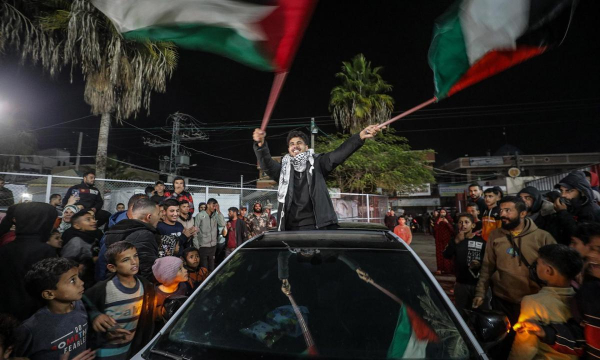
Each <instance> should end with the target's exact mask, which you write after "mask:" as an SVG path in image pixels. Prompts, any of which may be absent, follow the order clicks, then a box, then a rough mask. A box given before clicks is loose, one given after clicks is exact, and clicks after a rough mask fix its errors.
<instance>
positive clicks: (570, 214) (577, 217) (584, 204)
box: [555, 171, 600, 245]
mask: <svg viewBox="0 0 600 360" xmlns="http://www.w3.org/2000/svg"><path fill="white" fill-rule="evenodd" d="M561 184H566V185H569V186H571V187H573V188H575V189H577V190H579V193H580V197H579V198H577V199H574V200H571V204H570V205H569V206H568V207H567V210H561V211H558V212H557V213H556V222H557V224H558V228H559V229H560V231H561V233H560V234H559V236H558V238H557V241H558V242H559V243H563V244H565V245H568V244H569V242H570V239H571V236H572V235H573V234H575V231H576V230H577V224H578V223H583V222H600V206H598V204H596V202H595V201H594V193H593V192H592V187H591V186H590V183H588V181H587V179H586V178H585V174H584V173H583V172H582V171H573V172H571V173H570V174H569V175H567V176H566V177H564V178H563V179H562V180H560V182H559V183H558V184H557V185H556V186H555V188H560V186H561Z"/></svg>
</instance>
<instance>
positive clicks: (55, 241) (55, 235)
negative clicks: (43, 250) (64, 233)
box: [46, 229, 63, 253]
mask: <svg viewBox="0 0 600 360" xmlns="http://www.w3.org/2000/svg"><path fill="white" fill-rule="evenodd" d="M46 244H48V245H50V246H52V247H53V248H55V249H56V252H57V253H59V252H60V249H61V248H62V244H63V241H62V238H61V237H60V231H58V230H57V229H54V230H52V232H51V233H50V238H49V239H48V241H46Z"/></svg>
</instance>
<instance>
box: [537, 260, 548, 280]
mask: <svg viewBox="0 0 600 360" xmlns="http://www.w3.org/2000/svg"><path fill="white" fill-rule="evenodd" d="M550 270H551V266H550V265H548V263H546V262H545V261H544V259H542V258H541V257H539V258H538V259H537V263H536V266H535V272H536V273H537V276H538V277H539V278H540V280H544V281H548V280H549V279H550V276H549V274H550V272H551V271H550Z"/></svg>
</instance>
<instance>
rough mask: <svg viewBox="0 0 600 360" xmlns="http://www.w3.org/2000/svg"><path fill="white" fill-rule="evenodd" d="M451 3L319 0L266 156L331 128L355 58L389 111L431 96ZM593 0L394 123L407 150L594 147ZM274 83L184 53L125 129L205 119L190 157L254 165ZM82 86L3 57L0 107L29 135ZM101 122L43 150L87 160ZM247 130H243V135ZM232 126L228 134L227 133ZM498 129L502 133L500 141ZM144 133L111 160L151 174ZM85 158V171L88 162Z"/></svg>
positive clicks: (83, 125) (76, 105)
mask: <svg viewBox="0 0 600 360" xmlns="http://www.w3.org/2000/svg"><path fill="white" fill-rule="evenodd" d="M451 3H452V2H451V1H446V0H436V1H410V2H409V1H391V0H390V1H344V2H341V1H326V0H322V1H321V2H320V3H319V4H318V5H317V8H316V9H315V13H314V15H313V18H312V20H311V23H310V24H309V27H308V29H307V31H306V33H305V36H304V39H303V41H302V43H301V45H300V48H299V49H298V53H297V56H296V58H295V61H294V63H293V65H292V68H291V72H290V74H289V76H288V79H287V81H286V83H285V86H284V89H283V92H282V94H281V97H280V99H279V102H278V104H277V106H276V108H275V111H274V113H273V117H272V118H273V120H272V121H271V123H270V125H272V126H270V127H269V128H268V129H267V133H268V135H267V136H268V138H269V137H272V136H275V135H280V136H279V137H278V138H273V139H272V140H271V141H270V146H271V150H272V153H275V154H276V153H279V152H283V151H285V134H286V133H287V132H288V131H289V130H291V129H292V128H295V127H299V128H307V127H308V126H309V123H310V118H311V117H315V118H316V121H317V125H318V126H319V127H320V128H321V129H322V130H323V131H324V132H326V133H329V134H332V133H335V132H336V131H337V130H336V128H335V125H334V122H333V119H332V118H331V117H330V114H329V111H328V102H329V93H330V91H331V89H332V88H333V87H334V86H336V85H337V84H338V83H337V81H336V79H335V77H334V74H335V73H336V72H338V71H339V70H340V67H341V62H342V61H347V60H350V58H352V57H353V56H354V55H356V54H358V53H363V54H365V56H366V57H367V59H368V60H370V61H371V62H372V63H373V65H375V66H383V67H384V72H383V77H384V79H385V80H386V81H387V82H389V83H390V84H392V85H393V86H394V90H393V92H392V93H391V95H392V97H393V98H394V99H395V101H396V107H395V111H401V110H406V109H408V108H410V107H412V106H415V105H417V104H419V103H421V102H423V101H425V100H427V99H429V98H431V97H432V95H433V90H434V89H433V76H432V72H431V70H430V68H429V65H428V63H427V50H428V48H429V44H430V41H431V36H432V28H433V23H434V20H435V19H436V17H438V16H439V15H440V14H441V13H443V12H444V10H445V9H446V8H447V7H448V6H449V5H450V4H451ZM599 14H600V1H594V0H583V1H581V2H580V4H579V7H578V9H577V10H576V13H575V16H574V20H573V23H572V26H571V29H570V31H569V33H568V35H567V38H566V40H565V41H564V43H563V44H562V46H561V47H559V48H557V49H554V50H553V51H551V52H548V53H546V54H544V55H542V56H540V57H537V58H534V59H532V60H530V61H528V62H526V63H523V64H521V65H519V66H517V67H515V68H512V69H509V70H508V71H505V72H503V73H501V74H499V75H497V76H495V77H493V78H490V79H488V80H485V81H483V82H481V83H479V84H477V85H475V86H472V87H471V88H468V89H466V90H464V91H462V92H459V93H458V94H456V95H454V96H452V97H450V98H448V99H446V100H443V101H442V102H440V103H438V104H434V105H431V106H430V107H428V108H426V109H425V110H422V111H420V112H417V113H415V114H414V115H412V116H410V117H408V118H406V119H403V120H400V121H399V122H397V123H395V124H394V125H393V127H394V128H395V129H397V130H399V132H400V134H401V135H402V136H405V137H406V138H408V140H409V143H410V145H411V146H412V147H413V148H414V149H434V150H435V151H436V153H437V159H438V162H437V164H438V165H440V164H443V163H444V162H447V161H450V160H452V159H454V158H456V157H458V156H463V155H465V154H469V155H471V156H478V155H485V153H486V151H487V150H488V149H489V150H491V152H492V153H494V152H495V151H496V150H497V149H498V148H499V147H500V146H502V145H503V144H505V143H510V144H512V145H515V146H517V147H518V148H520V149H521V150H522V152H523V153H525V154H539V153H562V152H594V151H600V142H599V139H600V137H599V135H600V131H599V129H600V127H599V126H598V124H599V122H598V120H600V116H599V109H600V86H599V84H600V70H599V69H598V64H600V41H599V39H600V30H599V29H600V27H598V15H599ZM272 78H273V75H272V74H271V73H266V72H260V71H257V70H254V69H252V68H249V67H246V66H244V65H241V64H238V63H236V62H233V61H231V60H228V59H226V58H223V57H219V56H216V55H212V54H208V53H202V52H191V51H183V50H181V51H180V62H179V65H178V68H177V70H176V72H175V74H174V76H173V78H172V79H171V80H170V81H169V83H168V85H167V93H165V94H155V95H154V96H153V98H152V104H151V113H150V115H149V116H146V115H145V112H144V114H143V115H141V116H139V117H138V118H137V119H128V120H127V121H128V122H130V123H132V124H134V125H135V126H137V127H142V128H147V129H148V130H149V131H151V132H153V133H155V134H157V135H160V136H161V137H167V138H170V135H169V134H167V133H166V132H164V131H162V130H160V129H158V127H161V126H164V125H165V123H166V118H167V116H168V115H169V114H172V113H174V112H176V111H179V112H183V113H186V114H190V115H192V116H194V117H195V118H196V119H198V120H199V121H202V122H204V123H206V124H207V125H206V130H205V131H206V132H207V133H208V135H209V136H210V139H209V140H206V141H199V142H195V143H192V144H188V146H191V147H193V148H195V149H198V150H201V151H204V152H207V153H211V154H215V155H219V156H222V157H225V158H230V159H234V160H237V161H241V162H245V163H255V158H254V154H253V152H252V150H251V144H252V142H251V134H252V129H253V128H254V127H259V126H260V122H261V119H262V114H263V111H264V108H265V105H266V101H267V98H268V95H269V91H270V86H271V82H272ZM83 88H84V87H83V81H82V79H81V77H80V76H78V75H76V76H75V79H74V83H73V84H70V83H69V73H68V69H65V70H63V73H62V74H60V75H59V76H58V77H57V78H56V79H50V78H49V76H48V75H47V74H45V73H44V72H43V71H42V70H41V68H40V66H37V67H34V66H32V65H31V64H30V63H27V64H26V65H25V66H20V65H19V64H18V59H17V57H16V56H15V55H14V54H11V53H10V52H8V53H7V54H5V55H4V56H3V57H2V59H1V60H0V100H3V101H5V102H6V103H8V104H9V105H10V106H11V108H12V109H13V114H14V115H15V118H18V119H19V120H21V121H24V123H26V124H27V125H26V126H27V127H28V128H29V129H36V128H39V127H43V126H48V125H53V124H57V123H61V122H64V121H68V120H71V119H77V118H81V117H84V116H87V115H89V107H88V105H87V104H85V102H84V101H83ZM98 123H99V118H98V117H89V118H86V119H83V120H79V121H75V122H71V123H68V124H65V125H60V126H56V127H52V128H49V129H45V130H38V131H36V132H35V133H36V134H37V135H38V140H39V147H40V148H41V149H44V148H52V147H60V148H67V149H69V150H70V151H71V153H72V154H74V153H75V149H76V146H77V135H76V134H75V132H78V131H83V132H84V134H85V137H84V146H83V155H95V153H96V143H97V140H96V139H97V136H98ZM240 126H247V127H248V128H247V129H239V127H240ZM234 127H235V128H234ZM503 128H505V129H506V135H503ZM142 136H148V134H144V133H143V132H142V131H140V130H137V129H134V128H133V127H131V126H129V125H126V124H124V125H118V124H115V125H114V126H113V128H112V129H111V132H110V143H109V153H110V154H116V155H117V156H118V157H119V159H122V160H125V161H129V162H132V163H135V164H137V165H141V166H145V167H148V168H152V169H158V156H159V155H167V154H168V148H159V149H153V148H148V147H146V146H144V145H143V142H142ZM92 161H93V160H92V159H86V160H85V161H83V163H86V162H92ZM191 162H192V163H196V164H198V166H197V167H195V168H192V169H191V170H189V171H185V172H184V175H186V176H192V177H196V178H201V179H209V180H218V181H229V182H236V181H239V177H240V175H244V177H245V179H246V180H252V179H255V178H256V176H257V171H256V169H255V167H253V166H251V165H247V164H240V163H235V162H231V161H227V160H221V159H216V158H212V157H209V156H206V155H197V154H195V155H193V156H192V160H191Z"/></svg>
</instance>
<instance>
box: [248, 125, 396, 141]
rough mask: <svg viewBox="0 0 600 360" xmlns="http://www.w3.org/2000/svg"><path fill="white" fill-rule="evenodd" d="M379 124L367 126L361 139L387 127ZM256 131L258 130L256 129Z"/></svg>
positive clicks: (370, 136) (361, 134)
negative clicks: (380, 126)
mask: <svg viewBox="0 0 600 360" xmlns="http://www.w3.org/2000/svg"><path fill="white" fill-rule="evenodd" d="M378 126H379V125H369V126H367V127H366V128H365V129H364V130H363V131H361V132H360V139H361V140H364V139H371V138H374V137H375V135H377V133H378V132H379V130H381V129H385V126H384V127H382V128H381V129H380V128H378ZM255 133H256V131H255Z"/></svg>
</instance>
